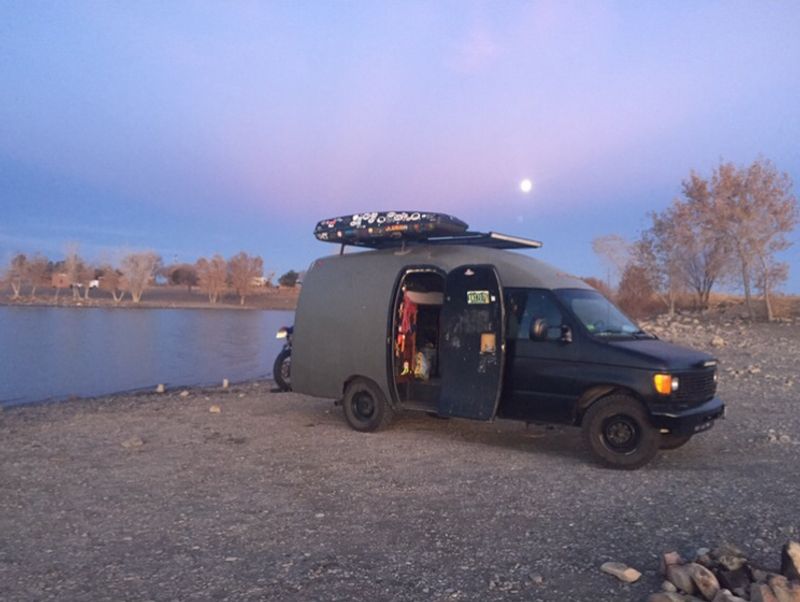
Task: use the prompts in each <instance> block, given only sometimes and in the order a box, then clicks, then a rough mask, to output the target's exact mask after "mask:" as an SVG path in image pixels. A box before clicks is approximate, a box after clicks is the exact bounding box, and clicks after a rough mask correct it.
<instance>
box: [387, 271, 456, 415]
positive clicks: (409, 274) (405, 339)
mask: <svg viewBox="0 0 800 602" xmlns="http://www.w3.org/2000/svg"><path fill="white" fill-rule="evenodd" d="M443 303H444V275H443V274H441V273H440V272H438V271H434V270H430V269H428V270H423V269H420V270H414V269H411V270H408V271H406V273H405V274H404V275H403V277H402V279H401V280H400V284H399V286H398V288H397V295H396V297H395V301H394V311H393V312H392V316H393V318H392V333H393V337H392V351H393V352H392V374H393V375H394V382H395V386H396V390H397V396H398V399H399V400H400V401H401V402H403V403H404V404H406V405H407V406H408V407H414V406H417V407H419V408H420V409H430V410H434V409H435V408H436V404H437V402H438V400H439V392H440V390H441V375H440V373H439V346H440V341H439V329H440V326H439V324H440V314H441V311H442V305H443Z"/></svg>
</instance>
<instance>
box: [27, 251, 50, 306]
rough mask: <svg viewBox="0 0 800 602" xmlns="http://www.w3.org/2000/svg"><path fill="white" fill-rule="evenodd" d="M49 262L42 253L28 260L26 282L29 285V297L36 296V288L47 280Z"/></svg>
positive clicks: (43, 284)
mask: <svg viewBox="0 0 800 602" xmlns="http://www.w3.org/2000/svg"><path fill="white" fill-rule="evenodd" d="M49 267H50V266H49V264H48V261H47V258H46V257H45V256H44V255H39V254H36V255H34V256H33V258H32V259H31V260H30V261H28V282H29V283H30V285H31V297H36V289H37V287H39V286H45V285H46V284H47V281H48V278H47V276H48V273H49Z"/></svg>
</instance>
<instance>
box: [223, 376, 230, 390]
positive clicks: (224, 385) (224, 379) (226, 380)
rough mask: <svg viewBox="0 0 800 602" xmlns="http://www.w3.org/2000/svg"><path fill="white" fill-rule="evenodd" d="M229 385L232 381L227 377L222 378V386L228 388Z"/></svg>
mask: <svg viewBox="0 0 800 602" xmlns="http://www.w3.org/2000/svg"><path fill="white" fill-rule="evenodd" d="M229 385H230V382H229V381H228V379H227V378H223V379H222V388H223V389H227V388H228V386H229Z"/></svg>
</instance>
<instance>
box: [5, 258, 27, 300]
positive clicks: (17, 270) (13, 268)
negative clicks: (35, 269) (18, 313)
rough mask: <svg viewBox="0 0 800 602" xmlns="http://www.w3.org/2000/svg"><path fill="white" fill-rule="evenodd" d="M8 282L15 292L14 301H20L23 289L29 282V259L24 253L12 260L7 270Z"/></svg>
mask: <svg viewBox="0 0 800 602" xmlns="http://www.w3.org/2000/svg"><path fill="white" fill-rule="evenodd" d="M6 280H7V281H8V283H9V284H10V285H11V290H12V291H13V292H14V295H13V296H12V299H18V298H19V294H20V291H21V290H22V287H23V286H24V285H25V284H27V282H28V258H27V257H25V255H23V254H22V253H19V254H17V255H15V256H14V257H13V258H12V259H11V263H9V264H8V268H7V269H6Z"/></svg>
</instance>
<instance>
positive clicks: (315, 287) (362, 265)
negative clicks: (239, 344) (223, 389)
mask: <svg viewBox="0 0 800 602" xmlns="http://www.w3.org/2000/svg"><path fill="white" fill-rule="evenodd" d="M465 264H475V265H478V264H482V265H492V266H494V269H495V270H496V271H497V274H498V276H499V278H500V281H501V282H502V283H503V286H515V287H539V288H548V289H553V288H582V289H589V290H591V287H590V286H589V285H588V284H586V283H585V282H583V281H582V280H580V279H579V278H577V277H575V276H571V275H569V274H567V273H565V272H563V271H561V270H558V269H557V268H555V267H553V266H551V265H549V264H547V263H545V262H543V261H540V260H538V259H535V258H533V257H529V256H527V255H523V254H521V253H516V252H510V251H504V250H498V249H490V248H484V247H475V246H463V245H441V246H431V245H409V246H408V247H407V248H405V249H403V248H393V249H380V250H373V251H356V252H353V253H346V254H344V255H330V256H327V257H322V258H320V259H317V260H316V261H314V262H313V263H312V264H311V267H310V268H309V270H308V272H307V273H306V276H305V279H304V280H303V289H302V291H301V294H300V299H299V300H298V304H297V310H296V313H295V333H294V339H293V342H292V345H293V346H292V389H293V390H294V391H297V392H298V393H305V394H307V395H314V396H316V397H328V398H338V397H340V396H341V395H342V392H343V388H344V385H345V381H346V379H348V378H350V377H353V376H364V377H366V378H369V379H370V380H372V381H373V382H375V384H377V385H378V386H379V387H380V388H381V390H382V391H383V393H384V395H386V398H387V399H389V400H392V402H394V400H395V396H394V394H393V391H392V387H391V386H390V384H389V369H388V366H389V365H390V364H391V362H390V361H389V359H390V358H389V356H388V354H389V349H390V343H389V337H390V333H389V324H390V318H391V316H390V312H391V311H392V310H391V308H392V306H393V294H394V287H395V285H396V283H397V281H398V278H399V277H400V275H401V273H402V272H403V271H404V269H406V268H407V267H409V266H430V267H431V268H435V269H438V270H441V271H442V272H444V273H448V272H450V271H451V270H453V269H454V268H456V267H458V266H461V265H465Z"/></svg>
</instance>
